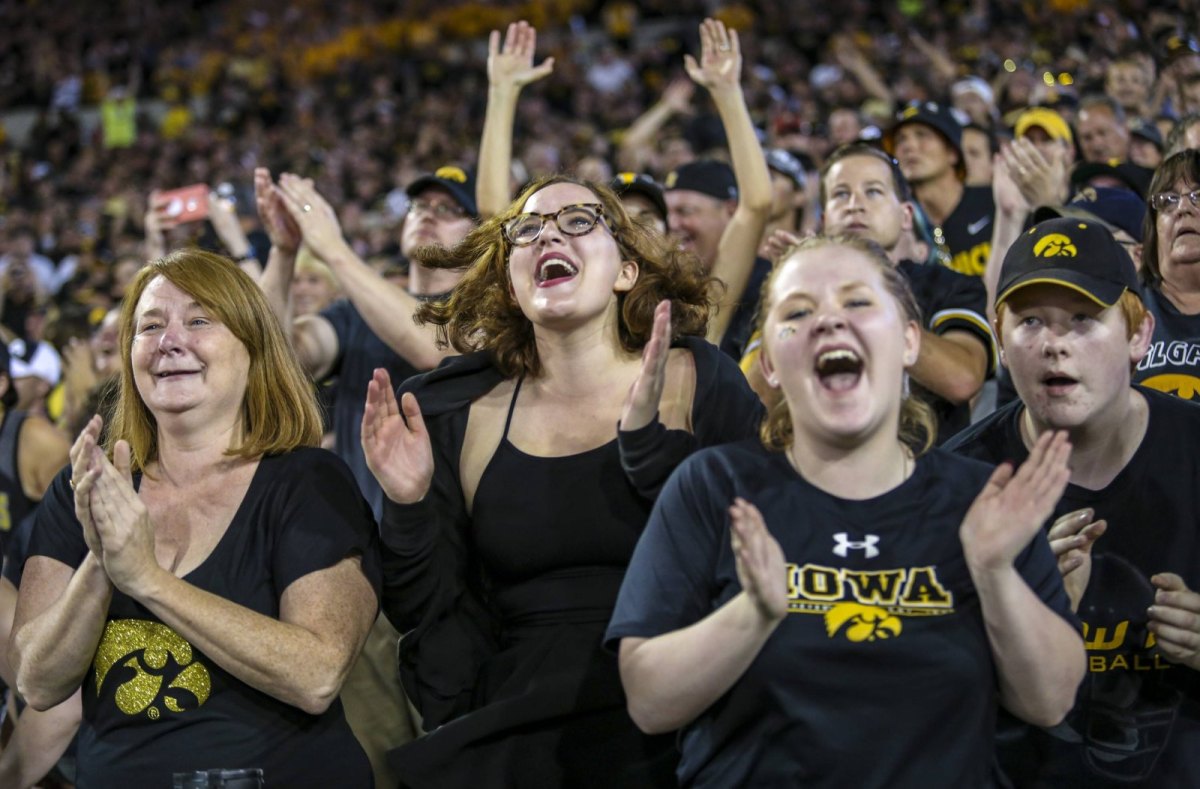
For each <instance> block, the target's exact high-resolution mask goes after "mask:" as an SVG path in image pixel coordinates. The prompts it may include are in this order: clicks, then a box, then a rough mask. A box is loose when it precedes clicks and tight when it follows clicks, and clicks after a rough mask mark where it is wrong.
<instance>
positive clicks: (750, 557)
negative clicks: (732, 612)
mask: <svg viewBox="0 0 1200 789" xmlns="http://www.w3.org/2000/svg"><path fill="white" fill-rule="evenodd" d="M729 534H730V542H731V544H732V546H733V555H734V558H735V560H736V562H737V574H738V582H740V583H741V585H742V591H744V592H745V593H746V595H747V596H748V597H749V598H750V600H751V602H753V603H754V607H755V608H756V609H757V610H758V612H759V614H761V615H762V618H763V619H764V620H766V621H768V622H778V621H779V620H781V619H783V618H784V617H785V616H786V615H787V570H786V568H785V567H784V563H783V549H782V548H780V547H779V543H778V542H777V541H776V540H775V538H774V537H772V536H771V532H769V531H767V524H766V523H764V522H763V517H762V513H760V512H759V511H758V508H757V507H755V506H754V505H753V504H751V503H750V502H748V501H746V500H745V499H743V498H740V497H739V498H736V499H734V500H733V506H731V507H730V508H729Z"/></svg>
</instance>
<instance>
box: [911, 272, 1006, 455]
mask: <svg viewBox="0 0 1200 789" xmlns="http://www.w3.org/2000/svg"><path fill="white" fill-rule="evenodd" d="M897 268H898V269H899V270H900V273H902V274H903V275H904V276H905V277H906V278H907V279H908V284H909V285H910V286H911V287H912V292H913V296H914V297H916V300H917V306H918V307H920V308H921V318H922V319H923V320H924V321H925V328H926V329H928V330H929V331H930V332H933V333H934V334H944V333H945V332H947V331H950V330H960V331H966V332H969V333H970V334H971V335H973V336H974V337H976V338H978V339H979V342H980V343H982V344H983V349H984V352H985V353H986V354H987V359H988V361H987V374H989V375H990V374H991V373H992V372H993V371H994V370H995V368H996V363H997V361H998V359H997V355H996V342H995V339H994V338H993V336H992V330H991V329H990V328H988V322H987V318H986V317H985V316H986V315H987V290H986V289H985V288H984V286H983V280H982V279H980V278H979V277H968V276H966V275H965V274H959V273H957V272H955V271H951V270H950V269H948V268H944V267H942V266H936V265H933V266H931V265H927V264H923V263H914V262H913V261H911V260H902V261H900V263H899V264H898V265H897ZM913 390H914V391H915V392H916V394H918V395H919V396H920V397H921V399H922V400H924V401H925V402H926V403H928V404H929V405H930V407H932V408H933V413H934V414H935V415H936V416H937V442H938V443H941V442H942V441H945V440H946V439H947V438H949V437H950V436H952V435H954V434H955V433H957V432H958V431H960V430H962V429H963V428H964V427H966V426H967V425H969V424H971V404H970V403H962V404H960V405H954V404H953V403H951V402H950V401H949V400H945V399H943V398H942V397H939V396H938V395H935V394H934V393H933V392H930V391H929V390H928V389H926V388H925V387H923V386H921V385H920V384H917V383H915V382H914V383H913Z"/></svg>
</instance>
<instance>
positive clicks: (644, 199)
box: [609, 172, 667, 235]
mask: <svg viewBox="0 0 1200 789" xmlns="http://www.w3.org/2000/svg"><path fill="white" fill-rule="evenodd" d="M609 186H611V187H612V190H613V191H614V192H616V193H617V196H618V197H620V198H621V205H623V206H625V210H626V211H627V212H629V216H630V217H631V218H633V219H636V220H638V221H641V222H645V223H646V224H647V225H649V226H650V227H652V228H654V229H655V230H657V231H658V232H659V234H661V235H666V234H667V199H666V198H665V197H663V190H662V187H661V186H659V185H658V182H657V181H655V180H654V179H653V178H651V177H650V176H649V175H646V174H645V173H629V172H626V173H617V174H616V176H615V177H614V178H613V180H612V183H611V184H609Z"/></svg>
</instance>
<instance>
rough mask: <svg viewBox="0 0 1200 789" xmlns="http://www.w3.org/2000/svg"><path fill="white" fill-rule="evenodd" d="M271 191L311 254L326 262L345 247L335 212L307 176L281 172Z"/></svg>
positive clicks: (346, 248)
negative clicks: (276, 183)
mask: <svg viewBox="0 0 1200 789" xmlns="http://www.w3.org/2000/svg"><path fill="white" fill-rule="evenodd" d="M275 192H276V194H277V195H279V197H280V199H281V201H282V203H283V205H284V206H285V207H286V208H287V212H288V215H289V216H291V218H292V221H293V222H294V223H295V224H296V227H297V228H299V230H300V236H301V238H303V240H304V243H305V244H308V248H309V249H311V250H312V252H313V254H314V255H316V256H317V257H318V258H320V259H321V260H322V261H325V262H328V261H330V260H334V259H335V258H337V257H338V256H339V255H341V254H343V253H344V252H345V251H347V250H348V249H349V246H348V245H347V244H346V239H345V238H343V237H342V226H341V224H340V223H339V222H338V218H337V213H336V212H335V211H334V210H333V206H331V205H329V203H328V202H326V200H325V198H324V197H321V195H320V193H319V192H317V190H316V187H314V186H313V182H312V179H311V178H301V177H300V176H298V175H293V174H292V173H284V174H283V175H281V176H279V185H278V186H276V187H275Z"/></svg>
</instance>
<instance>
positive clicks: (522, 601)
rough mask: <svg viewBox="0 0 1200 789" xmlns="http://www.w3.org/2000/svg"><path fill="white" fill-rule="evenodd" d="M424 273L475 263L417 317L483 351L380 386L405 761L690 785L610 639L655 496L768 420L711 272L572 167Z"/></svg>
mask: <svg viewBox="0 0 1200 789" xmlns="http://www.w3.org/2000/svg"><path fill="white" fill-rule="evenodd" d="M420 262H421V263H423V264H424V265H426V266H431V267H451V268H466V269H467V272H466V274H465V275H464V277H463V279H462V281H461V283H460V284H459V286H458V287H457V288H456V289H455V291H454V293H453V294H452V295H451V297H450V298H449V300H448V301H447V302H445V303H444V304H428V305H425V306H424V307H423V308H422V310H421V313H420V314H419V318H420V319H423V320H425V321H427V322H430V323H433V324H435V325H437V326H439V327H440V329H441V331H442V333H443V336H444V337H445V338H446V339H447V340H448V341H449V342H450V344H451V345H453V347H454V348H455V349H456V350H458V351H459V352H460V353H462V354H463V356H461V357H457V358H452V359H449V360H447V361H446V362H445V363H443V364H442V366H441V367H439V368H438V369H437V370H435V371H433V372H432V373H428V374H426V375H424V376H421V377H419V378H415V379H412V380H410V381H409V382H408V383H406V384H405V385H404V386H403V387H402V392H403V394H402V398H401V400H400V401H399V402H397V401H396V400H395V398H394V397H393V395H392V394H391V386H390V382H389V381H388V380H387V377H386V375H384V374H383V373H382V372H378V373H377V374H376V378H375V380H374V381H373V382H372V385H371V388H370V391H369V393H368V398H367V408H366V415H365V417H364V420H363V432H362V438H363V446H364V450H365V452H366V456H367V458H368V462H369V463H370V465H371V468H372V470H373V471H374V473H375V475H376V477H377V478H378V479H379V482H380V484H381V485H382V487H383V489H384V492H385V493H386V494H387V497H388V499H389V503H387V504H386V505H385V509H384V517H383V524H382V533H383V538H384V543H385V544H386V546H387V547H386V549H385V553H386V554H387V558H386V559H385V565H386V575H387V580H386V582H385V586H386V591H385V603H384V609H385V611H386V613H387V614H388V616H389V617H390V618H391V619H392V621H393V623H394V624H396V626H397V627H398V628H399V629H400V630H401V631H402V632H405V631H410V632H408V635H407V636H406V637H405V639H404V640H403V641H402V642H401V672H402V675H403V676H404V679H405V683H406V687H407V689H408V691H409V695H410V698H412V699H413V700H414V703H416V704H417V706H418V707H419V708H420V710H421V712H422V714H423V716H424V722H425V728H426V730H427V731H431V733H430V734H429V735H427V736H426V737H424V738H422V739H421V740H418V741H416V742H413V743H410V744H409V745H407V746H404V747H403V748H401V749H398V750H397V751H395V752H393V756H394V757H395V758H394V764H395V765H396V767H397V770H398V772H399V774H400V775H401V776H402V780H403V782H404V783H405V784H406V785H408V786H414V787H416V786H438V787H454V786H466V785H470V786H472V787H480V786H533V787H554V786H673V785H674V776H673V770H674V767H675V762H676V753H675V748H674V744H673V740H672V738H671V737H670V736H669V735H667V736H659V737H648V736H645V735H643V734H641V733H639V732H638V731H637V730H636V728H635V727H634V725H633V723H632V721H630V719H629V717H628V714H627V713H626V711H625V697H624V694H623V692H622V690H621V685H620V680H619V677H618V674H617V666H616V661H615V659H614V658H613V657H612V656H611V655H609V654H607V653H605V652H604V651H603V650H602V648H601V638H602V635H603V633H604V627H605V625H606V623H607V621H608V618H609V616H610V614H611V613H612V608H613V604H614V602H615V600H616V595H617V591H618V589H619V588H620V584H621V580H622V579H623V577H624V574H625V569H626V566H627V565H628V562H629V558H630V556H631V555H632V552H633V548H634V545H635V543H636V542H637V539H638V537H639V536H640V534H641V531H642V528H643V526H644V525H645V522H646V518H647V517H648V515H649V510H650V507H651V504H652V501H651V497H652V496H653V495H654V493H656V491H657V488H658V486H660V485H661V484H662V482H663V480H664V479H665V477H666V476H667V474H668V473H669V471H670V470H671V469H672V468H673V467H674V466H675V465H676V464H677V463H678V461H679V460H681V459H682V457H683V456H684V455H686V454H687V453H688V452H690V451H691V450H692V449H693V448H695V447H697V446H705V445H710V444H716V443H721V442H724V441H729V440H735V439H738V438H743V437H747V436H750V435H753V434H754V431H755V429H756V423H757V421H758V419H759V418H760V416H761V407H760V406H759V404H758V402H757V398H756V397H755V396H754V394H753V392H751V391H750V389H749V387H748V386H747V385H746V383H745V381H744V379H743V378H742V377H741V374H740V372H739V371H738V369H737V367H736V366H735V365H734V364H733V363H732V361H731V360H727V359H725V358H724V357H722V356H721V354H720V353H719V352H718V351H717V350H716V348H715V347H714V346H711V345H709V344H707V343H705V342H703V341H701V340H700V339H698V338H699V337H702V336H703V334H704V329H705V324H706V321H707V319H708V312H709V304H710V302H709V281H708V280H707V279H706V278H705V277H704V275H703V274H702V273H701V271H700V269H699V265H698V263H697V262H696V261H695V259H694V258H692V257H691V256H687V255H685V254H684V253H681V252H679V251H677V250H674V249H672V248H671V247H670V245H669V244H668V242H665V241H664V240H663V239H661V238H657V237H654V236H652V235H651V234H649V233H648V232H647V231H645V230H644V229H643V228H642V227H641V226H640V225H637V224H635V223H632V222H631V221H630V219H629V217H628V215H627V214H626V212H625V210H624V208H623V207H622V205H621V203H620V200H619V199H618V198H617V197H616V195H614V194H613V193H612V191H610V190H609V189H608V188H607V187H604V186H600V185H594V184H589V183H584V182H581V181H577V180H575V179H573V178H570V177H567V176H553V177H550V178H547V179H543V180H541V181H539V182H537V183H535V184H534V185H532V186H531V187H529V188H528V189H526V190H525V192H524V193H523V194H522V195H521V196H520V197H518V199H517V200H516V202H514V203H513V204H512V206H510V207H509V208H508V210H506V211H504V212H502V213H501V214H499V215H498V216H496V217H495V218H493V219H491V220H489V221H488V222H486V223H484V224H483V225H481V226H480V227H479V228H478V229H476V230H474V231H472V232H471V233H470V234H469V235H468V236H467V238H466V239H465V240H464V241H463V243H462V244H460V245H459V246H458V247H457V248H455V249H454V250H427V251H422V253H421V254H420ZM672 313H673V317H674V320H673V324H674V326H673V329H672V320H671V318H672ZM672 332H673V333H674V336H675V337H676V338H677V340H678V343H679V347H675V348H669V347H668V345H669V339H670V337H671V335H672ZM643 350H645V352H644V353H643ZM401 412H403V416H401ZM656 412H657V413H656ZM618 422H620V427H621V429H622V433H621V437H620V439H619V440H618V436H617V429H616V428H617V425H618ZM443 724H444V725H443ZM438 727H440V728H438Z"/></svg>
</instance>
